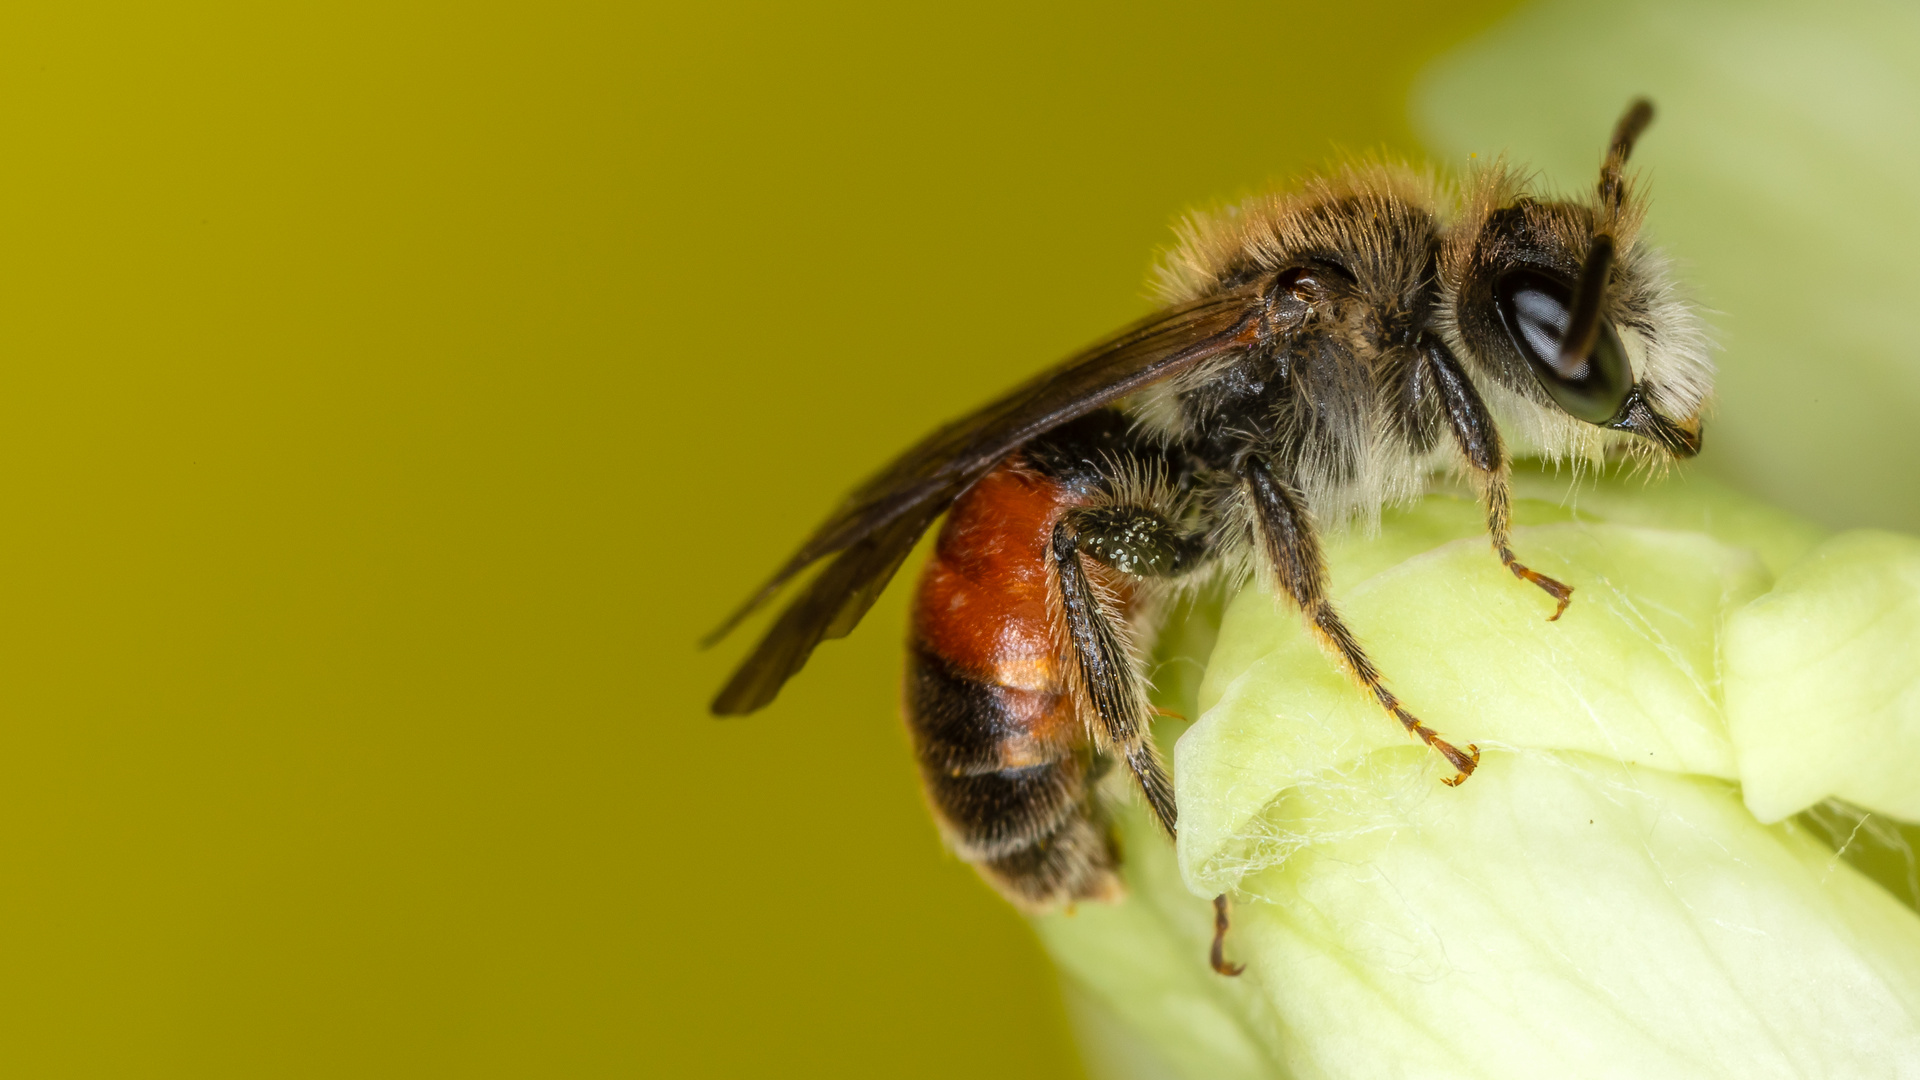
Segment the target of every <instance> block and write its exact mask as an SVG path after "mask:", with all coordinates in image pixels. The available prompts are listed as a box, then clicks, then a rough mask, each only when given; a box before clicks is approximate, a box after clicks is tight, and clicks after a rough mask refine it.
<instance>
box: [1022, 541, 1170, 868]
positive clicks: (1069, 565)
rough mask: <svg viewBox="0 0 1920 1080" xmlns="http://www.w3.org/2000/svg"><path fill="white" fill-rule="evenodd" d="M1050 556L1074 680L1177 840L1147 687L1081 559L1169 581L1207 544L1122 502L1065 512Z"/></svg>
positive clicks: (1118, 625) (1116, 617)
mask: <svg viewBox="0 0 1920 1080" xmlns="http://www.w3.org/2000/svg"><path fill="white" fill-rule="evenodd" d="M1053 554H1054V564H1055V567H1056V571H1057V573H1058V577H1059V587H1060V606H1061V610H1062V612H1063V613H1064V614H1065V616H1066V623H1067V632H1068V636H1069V637H1070V638H1071V640H1072V644H1073V653H1074V660H1075V663H1076V664H1077V666H1078V668H1079V675H1080V680H1079V681H1080V683H1081V685H1082V686H1083V687H1084V688H1085V691H1086V694H1087V697H1088V699H1089V703H1090V704H1091V705H1092V706H1093V712H1094V714H1095V716H1096V717H1097V718H1098V722H1099V724H1100V726H1101V728H1102V729H1103V734H1104V735H1105V736H1106V739H1107V741H1108V743H1109V744H1110V745H1111V746H1113V747H1114V748H1115V749H1117V750H1119V751H1120V752H1121V754H1123V755H1124V758H1125V760H1126V763H1127V768H1128V769H1129V770H1131V771H1132V773H1133V776H1134V779H1135V780H1137V781H1138V782H1139V784H1140V790H1141V792H1142V793H1143V794H1145V795H1146V799H1147V805H1148V806H1149V807H1151V808H1152V810H1153V814H1154V817H1155V818H1156V819H1157V820H1158V821H1159V822H1160V825H1161V827H1162V828H1164V829H1166V831H1167V835H1169V836H1171V835H1174V832H1175V828H1176V822H1177V814H1176V812H1175V809H1174V800H1173V782H1172V780H1170V779H1169V778H1168V777H1167V771H1166V767H1165V766H1164V765H1163V764H1161V762H1160V756H1159V753H1158V752H1157V751H1156V750H1155V749H1154V745H1153V740H1152V739H1151V738H1150V737H1149V725H1150V723H1151V717H1152V715H1153V712H1154V709H1153V707H1152V705H1150V704H1149V703H1148V701H1147V691H1146V681H1145V680H1144V679H1143V678H1142V677H1141V675H1140V671H1139V667H1138V664H1137V662H1136V661H1135V659H1134V656H1133V650H1132V648H1131V647H1130V646H1129V644H1128V641H1127V639H1126V637H1125V636H1124V632H1123V630H1122V628H1121V627H1122V625H1123V623H1122V619H1121V617H1120V613H1119V612H1117V611H1114V610H1113V606H1114V605H1113V604H1112V603H1111V601H1110V599H1109V598H1107V597H1105V596H1103V595H1102V590H1101V589H1099V588H1098V587H1097V586H1096V585H1095V583H1094V581H1093V579H1092V578H1091V577H1090V576H1089V574H1088V572H1087V565H1086V563H1085V562H1084V561H1083V560H1086V559H1092V560H1094V561H1097V562H1099V563H1101V564H1102V565H1105V566H1108V567H1111V568H1113V569H1115V570H1118V571H1120V572H1121V573H1123V574H1126V575H1129V576H1131V577H1140V578H1144V577H1168V576H1173V575H1177V574H1181V573H1185V572H1186V571H1187V570H1188V569H1190V568H1191V567H1192V566H1193V565H1194V564H1195V563H1197V562H1198V561H1199V560H1200V559H1201V558H1203V557H1204V555H1205V549H1204V545H1203V543H1202V542H1201V541H1200V540H1199V539H1197V538H1194V537H1190V536H1187V535H1185V534H1183V533H1181V532H1180V530H1179V528H1178V527H1177V526H1175V525H1174V524H1173V522H1172V521H1170V520H1169V519H1168V518H1167V517H1166V516H1165V515H1164V514H1162V513H1161V512H1160V511H1159V510H1157V509H1155V508H1153V507H1149V506H1137V505H1125V504H1121V505H1105V506H1093V507H1083V508H1081V509H1078V510H1075V511H1072V512H1071V513H1069V514H1067V515H1066V516H1065V517H1063V518H1062V519H1061V520H1060V521H1059V523H1058V524H1056V525H1055V526H1054V530H1053Z"/></svg>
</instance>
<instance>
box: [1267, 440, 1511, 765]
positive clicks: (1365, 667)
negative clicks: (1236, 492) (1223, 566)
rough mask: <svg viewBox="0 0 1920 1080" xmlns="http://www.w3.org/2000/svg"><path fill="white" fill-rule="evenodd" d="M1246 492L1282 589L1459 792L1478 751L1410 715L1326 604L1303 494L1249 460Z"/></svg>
mask: <svg viewBox="0 0 1920 1080" xmlns="http://www.w3.org/2000/svg"><path fill="white" fill-rule="evenodd" d="M1243 469H1244V475H1245V478H1246V482H1247V488H1248V491H1249V493H1250V494H1251V496H1252V499H1253V508H1254V519H1255V521H1256V522H1257V525H1256V531H1257V532H1258V533H1259V534H1260V540H1261V546H1262V547H1263V548H1264V549H1265V551H1266V556H1267V562H1268V564H1269V565H1270V566H1271V567H1272V569H1273V576H1274V578H1275V579H1276V580H1277V581H1278V582H1279V585H1280V588H1281V590H1282V591H1284V592H1285V593H1286V594H1287V595H1288V596H1289V597H1291V598H1292V600H1293V602H1294V603H1295V604H1296V605H1298V606H1299V608H1300V610H1301V612H1302V613H1303V614H1305V615H1306V617H1307V622H1308V624H1309V625H1310V626H1311V627H1312V629H1313V632H1314V634H1315V636H1317V637H1318V638H1319V639H1320V642H1321V644H1322V645H1323V646H1325V647H1326V648H1327V649H1328V650H1329V651H1330V652H1332V653H1333V654H1334V655H1335V656H1337V657H1339V658H1340V660H1341V661H1342V662H1343V663H1344V664H1345V665H1346V668H1347V670H1348V672H1350V673H1351V674H1352V675H1353V677H1354V678H1355V679H1357V680H1358V681H1359V683H1360V685H1362V686H1364V687H1366V688H1367V690H1368V691H1369V692H1371V693H1372V694H1373V697H1374V700H1376V701H1378V702H1379V703H1380V707H1381V708H1383V709H1385V710H1387V712H1389V713H1391V714H1392V715H1393V718H1394V719H1396V720H1398V721H1400V724H1401V726H1402V727H1404V728H1406V729H1407V732H1408V733H1409V734H1411V735H1413V736H1414V737H1416V738H1418V739H1419V740H1420V741H1421V742H1423V743H1426V744H1427V745H1428V746H1430V747H1432V748H1433V749H1434V750H1436V751H1438V752H1439V754H1440V756H1441V757H1444V758H1446V759H1447V763H1448V764H1450V765H1452V766H1453V767H1454V769H1455V770H1456V774H1455V775H1454V776H1453V777H1452V778H1450V779H1448V780H1445V781H1443V783H1445V784H1446V785H1447V786H1449V787H1457V786H1459V785H1460V784H1462V783H1464V782H1465V781H1466V779H1467V777H1469V776H1471V775H1473V770H1474V768H1475V767H1476V766H1478V765H1479V764H1480V750H1479V748H1478V747H1476V746H1473V745H1471V744H1469V745H1468V746H1467V749H1466V751H1465V752H1462V751H1461V750H1460V749H1459V748H1457V747H1455V746H1454V745H1453V744H1452V743H1450V742H1448V741H1446V740H1445V739H1442V738H1441V737H1440V736H1439V734H1438V733H1437V732H1435V731H1434V730H1433V729H1432V728H1430V727H1428V726H1427V725H1425V724H1423V723H1421V722H1420V719H1419V718H1418V717H1416V716H1414V715H1413V714H1412V713H1410V712H1408V711H1407V709H1406V707H1405V706H1404V705H1401V704H1400V699H1399V698H1397V697H1395V696H1394V695H1393V691H1391V690H1388V689H1387V687H1386V683H1385V681H1384V680H1383V679H1382V678H1381V676H1380V669H1379V668H1376V667H1374V666H1373V661H1372V660H1371V659H1370V658H1368V656H1367V653H1366V650H1364V649H1362V648H1361V647H1360V642H1359V640H1358V639H1356V638H1355V637H1354V636H1353V631H1351V630H1349V629H1347V624H1346V623H1345V622H1342V621H1341V619H1340V613H1339V612H1338V611H1336V610H1334V607H1333V601H1332V600H1329V599H1328V598H1327V571H1326V563H1325V561H1324V560H1323V559H1322V558H1321V555H1320V542H1319V540H1318V539H1317V538H1316V537H1315V536H1314V534H1313V523H1312V522H1311V521H1310V520H1308V518H1307V512H1306V505H1305V500H1304V499H1303V498H1302V497H1301V495H1300V493H1299V492H1297V491H1294V490H1293V489H1292V488H1291V487H1289V486H1288V485H1287V484H1285V483H1282V482H1281V481H1280V480H1279V478H1277V477H1275V476H1274V475H1273V473H1272V472H1271V471H1270V470H1269V469H1268V468H1267V466H1266V465H1265V464H1264V463H1263V462H1261V461H1260V460H1259V458H1258V457H1250V458H1249V459H1248V460H1247V462H1246V464H1245V465H1244V466H1243Z"/></svg>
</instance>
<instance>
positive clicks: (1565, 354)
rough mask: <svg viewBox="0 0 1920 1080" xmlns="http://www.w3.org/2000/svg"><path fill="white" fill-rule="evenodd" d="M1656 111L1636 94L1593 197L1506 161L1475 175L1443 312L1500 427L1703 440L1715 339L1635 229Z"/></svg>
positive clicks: (1622, 440)
mask: <svg viewBox="0 0 1920 1080" xmlns="http://www.w3.org/2000/svg"><path fill="white" fill-rule="evenodd" d="M1652 116H1653V110H1652V107H1651V106H1650V105H1648V104H1647V103H1646V102H1645V101H1638V102H1635V103H1634V105H1633V106H1632V107H1631V108H1630V109H1629V110H1628V111H1627V113H1626V115H1625V116H1623V117H1622V118H1621V120H1620V123H1619V125H1618V126H1617V127H1616V128H1615V129H1614V135H1613V139H1612V142H1611V143H1610V145H1609V147H1608V151H1607V156H1606V161H1605V164H1604V165H1603V166H1602V167H1601V172H1600V182H1599V184H1598V185H1597V186H1596V188H1595V191H1594V194H1593V196H1592V198H1591V199H1588V200H1582V201H1543V200H1537V199H1535V198H1533V197H1532V196H1531V195H1529V194H1528V193H1527V191H1526V187H1525V184H1524V183H1523V182H1522V181H1521V180H1519V179H1518V178H1517V177H1515V176H1514V174H1512V173H1511V172H1509V171H1507V170H1506V169H1504V168H1501V167H1496V168H1494V169H1492V170H1490V171H1488V172H1487V173H1484V174H1482V175H1481V176H1479V177H1477V178H1476V183H1475V185H1474V189H1473V193H1472V196H1471V197H1470V199H1469V204H1468V210H1467V214H1466V216H1465V218H1464V219H1463V220H1462V221H1461V223H1460V227H1458V228H1456V229H1455V230H1454V232H1453V235H1452V239H1451V240H1450V242H1449V243H1448V245H1447V249H1446V252H1445V254H1444V257H1443V260H1442V277H1443V282H1442V284H1443V289H1444V290H1445V294H1446V302H1445V303H1443V304H1442V309H1443V321H1445V322H1450V323H1451V326H1450V329H1451V330H1452V331H1453V336H1454V338H1455V339H1456V343H1457V344H1458V345H1459V346H1460V347H1461V350H1462V352H1463V353H1464V355H1465V357H1466V358H1467V359H1468V362H1469V363H1470V364H1471V365H1473V366H1474V367H1475V368H1476V369H1477V373H1478V374H1480V375H1482V376H1484V378H1481V379H1479V380H1476V381H1478V382H1480V383H1481V384H1482V387H1483V389H1485V390H1488V391H1490V392H1488V393H1487V395H1486V396H1487V397H1488V398H1489V404H1490V405H1492V406H1493V407H1494V409H1495V411H1496V412H1497V413H1501V414H1503V420H1504V421H1505V423H1503V425H1502V427H1503V428H1505V429H1507V430H1508V431H1509V432H1510V433H1511V434H1513V435H1514V436H1516V437H1517V441H1519V442H1521V443H1523V444H1531V445H1530V446H1529V449H1532V450H1535V451H1537V452H1541V453H1545V454H1547V455H1548V456H1550V457H1556V458H1557V457H1563V456H1571V457H1585V458H1595V457H1600V456H1604V455H1606V454H1608V453H1610V452H1612V453H1624V454H1628V455H1634V456H1640V457H1652V458H1656V459H1672V458H1684V457H1692V456H1693V455H1694V454H1697V453H1699V451H1700V421H1701V414H1702V412H1703V411H1704V409H1705V407H1706V404H1707V401H1708V398H1709V397H1710V395H1711V392H1712V378H1713V369H1712V365H1711V363H1710V362H1709V361H1708V359H1707V357H1706V340H1705V337H1704V335H1703V334H1702V333H1701V331H1700V329H1699V326H1698V322H1697V320H1696V318H1695V316H1694V314H1693V312H1692V310H1691V308H1689V307H1688V305H1686V304H1685V303H1684V302H1682V301H1681V300H1680V299H1679V297H1678V295H1677V293H1676V290H1675V288H1674V286H1673V284H1672V281H1671V280H1670V277H1669V275H1668V272H1667V267H1666V264H1665V261H1664V260H1663V259H1662V258H1661V257H1660V255H1659V254H1658V253H1657V252H1656V251H1654V250H1653V249H1651V248H1650V247H1648V246H1646V245H1644V244H1641V243H1639V242H1638V232H1639V227H1640V223H1641V219H1642V217H1643V215H1644V203H1642V202H1641V201H1640V200H1638V199H1636V198H1635V193H1634V191H1633V190H1632V184H1631V182H1630V180H1629V178H1628V177H1626V176H1625V175H1623V169H1624V167H1625V165H1626V160H1627V156H1628V154H1629V153H1631V151H1632V149H1633V143H1634V140H1635V139H1636V138H1637V137H1638V135H1639V134H1640V132H1641V130H1642V129H1644V128H1645V127H1646V124H1647V122H1648V121H1649V120H1650V119H1651V118H1652Z"/></svg>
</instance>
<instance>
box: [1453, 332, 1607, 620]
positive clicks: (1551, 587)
mask: <svg viewBox="0 0 1920 1080" xmlns="http://www.w3.org/2000/svg"><path fill="white" fill-rule="evenodd" d="M1421 346H1422V349H1421V351H1422V352H1423V353H1424V354H1425V356H1426V360H1427V364H1428V365H1429V367H1430V368H1431V370H1432V372H1433V384H1434V388H1435V389H1436V390H1437V391H1439V394H1440V400H1441V402H1442V404H1443V405H1444V406H1445V407H1446V412H1447V426H1448V427H1449V428H1451V429H1452V430H1453V438H1454V442H1456V443H1458V444H1459V446H1460V453H1461V456H1463V457H1465V458H1466V459H1467V464H1468V465H1470V466H1472V467H1473V470H1474V476H1475V477H1476V478H1477V479H1478V480H1479V486H1480V490H1481V495H1482V497H1483V498H1484V499H1485V501H1486V504H1487V535H1488V537H1489V538H1490V539H1491V540H1492V541H1493V550H1494V551H1496V552H1498V553H1499V555H1500V563H1501V565H1503V566H1505V567H1506V568H1507V569H1509V570H1511V571H1513V576H1514V577H1517V578H1519V579H1520V580H1522V581H1531V582H1533V583H1534V584H1535V585H1538V586H1539V587H1540V588H1541V589H1543V590H1545V591H1546V593H1547V595H1548V596H1551V597H1553V599H1554V601H1555V602H1556V605H1557V606H1555V607H1554V609H1553V614H1551V615H1549V616H1547V621H1548V622H1553V621H1554V620H1556V619H1558V618H1559V617H1560V616H1561V615H1563V614H1565V613H1566V610H1567V605H1568V604H1569V603H1571V602H1572V601H1573V586H1571V585H1567V584H1564V583H1562V582H1559V581H1555V580H1554V579H1553V578H1550V577H1548V576H1547V575H1545V574H1542V573H1540V572H1538V571H1536V570H1531V569H1528V568H1527V566H1526V565H1525V564H1524V563H1522V562H1520V561H1519V560H1518V559H1515V558H1514V557H1513V546H1512V543H1511V540H1510V538H1509V530H1510V528H1511V509H1510V506H1509V501H1510V498H1511V496H1510V494H1509V491H1508V488H1507V456H1506V453H1505V451H1504V450H1503V449H1502V448H1501V446H1500V429H1499V428H1497V427H1495V426H1494V423H1493V416H1492V415H1491V414H1490V413H1488V412H1487V406H1486V403H1485V402H1483V401H1481V400H1480V393H1479V391H1477V390H1475V389H1474V388H1473V383H1471V382H1469V381H1468V379H1467V373H1466V372H1465V371H1463V370H1461V368H1460V361H1458V360H1456V359H1454V356H1453V353H1452V352H1450V351H1449V350H1448V349H1447V346H1446V345H1445V343H1443V342H1442V341H1441V340H1440V339H1439V338H1437V337H1434V336H1433V335H1431V334H1428V335H1425V336H1424V337H1423V338H1422V339H1421Z"/></svg>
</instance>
